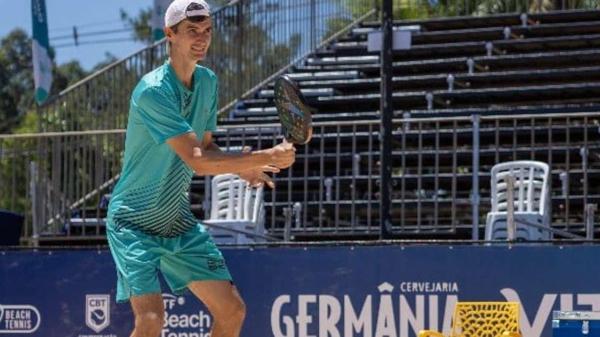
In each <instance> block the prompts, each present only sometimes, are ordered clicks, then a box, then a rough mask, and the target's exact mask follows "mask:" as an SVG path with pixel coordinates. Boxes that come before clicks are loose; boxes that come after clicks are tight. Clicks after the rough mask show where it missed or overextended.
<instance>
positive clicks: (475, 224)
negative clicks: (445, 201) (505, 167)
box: [471, 115, 480, 240]
mask: <svg viewBox="0 0 600 337" xmlns="http://www.w3.org/2000/svg"><path fill="white" fill-rule="evenodd" d="M471 120H472V121H473V172H472V174H473V176H472V179H473V181H472V184H473V190H472V191H471V204H472V207H473V209H472V213H471V214H472V215H471V216H472V228H471V238H472V239H473V240H479V121H480V116H479V115H472V116H471Z"/></svg>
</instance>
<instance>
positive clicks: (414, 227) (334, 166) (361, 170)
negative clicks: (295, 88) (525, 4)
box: [0, 10, 600, 243]
mask: <svg viewBox="0 0 600 337" xmlns="http://www.w3.org/2000/svg"><path fill="white" fill-rule="evenodd" d="M225 18H228V16H226V17H225ZM365 18H366V19H367V20H373V17H371V16H365ZM223 22H226V20H223ZM359 22H360V23H358V24H356V25H354V26H352V27H353V28H349V29H348V31H347V33H346V34H345V35H340V36H337V37H336V38H334V39H332V40H331V41H329V42H328V43H326V44H324V45H322V46H321V47H320V48H318V49H316V50H314V51H313V52H311V53H309V54H306V55H305V57H303V58H301V59H300V60H299V61H298V60H296V61H294V62H293V63H291V64H290V66H289V67H287V68H286V69H287V70H286V72H287V73H288V74H289V76H290V77H292V78H294V79H295V80H296V81H298V83H299V85H300V87H301V89H302V91H303V92H304V94H305V96H306V98H307V101H308V103H309V104H310V105H311V106H313V107H314V108H315V109H316V113H315V114H314V117H313V122H314V132H313V134H314V136H313V139H312V141H311V142H310V143H309V144H307V145H305V146H301V147H298V149H297V159H296V163H295V164H294V165H293V167H292V168H290V169H288V170H285V171H283V172H281V173H279V174H276V175H274V180H275V182H276V185H277V187H276V188H275V189H274V190H265V193H264V201H265V204H264V206H265V228H266V230H267V231H268V234H269V235H270V236H275V237H280V238H284V237H286V236H288V235H290V236H289V238H290V239H292V240H342V239H371V238H377V237H378V236H379V232H380V224H379V208H380V203H379V197H380V195H379V190H380V178H379V177H380V155H381V152H380V151H381V149H380V146H381V144H380V139H379V138H380V123H379V119H380V117H381V116H380V114H379V101H380V94H379V92H380V89H379V84H380V64H379V55H378V54H377V53H371V52H369V51H368V48H367V44H366V41H367V36H368V34H369V32H372V31H374V30H376V29H379V26H380V24H379V23H378V22H375V21H364V20H363V21H359ZM599 23H600V10H571V11H554V12H548V13H542V14H528V15H526V16H523V15H522V14H519V13H515V14H498V15H491V16H486V17H476V16H465V17H454V18H441V19H439V18H434V19H426V20H408V21H406V20H403V21H396V22H395V29H403V28H402V27H410V28H411V31H413V33H412V42H413V45H412V48H411V49H409V50H403V51H394V53H393V67H392V69H393V81H392V83H393V89H394V90H393V110H394V120H393V149H392V153H391V156H392V163H393V168H392V185H393V186H392V220H393V221H392V228H391V230H392V232H393V234H394V236H395V237H397V238H420V239H438V238H442V239H463V238H471V234H472V233H471V231H472V228H473V227H474V226H476V227H477V228H479V229H480V231H481V232H482V233H483V229H484V226H485V216H486V213H487V212H488V211H489V210H490V198H489V193H490V185H489V184H490V170H491V168H492V167H493V166H494V165H495V164H497V163H499V162H503V161H512V160H538V161H543V162H546V163H548V164H549V166H550V169H551V186H552V188H551V189H552V191H551V199H552V202H551V204H552V226H553V227H554V228H556V229H561V230H566V231H569V232H571V233H576V234H581V233H584V232H585V226H584V224H585V222H586V221H587V220H589V219H587V218H586V215H585V211H584V210H585V208H586V207H587V205H589V204H594V203H598V202H599V201H600V57H599V56H600V24H599ZM415 28H418V29H416V30H414V29H415ZM163 57H164V51H163V50H161V51H159V52H157V51H156V50H151V49H148V50H146V51H144V52H141V53H140V54H139V57H137V58H135V59H134V61H135V62H133V61H131V60H127V61H125V62H121V64H115V65H114V66H113V67H112V70H111V69H108V71H107V72H106V73H107V74H99V75H97V77H99V78H104V77H106V78H105V80H111V81H113V82H115V81H116V79H118V78H120V77H119V76H120V75H119V74H120V73H125V74H127V77H126V78H127V82H126V83H125V82H123V83H122V85H127V86H130V85H133V84H134V83H135V81H136V80H137V78H138V77H139V76H141V74H143V72H144V71H148V70H149V69H150V68H151V67H152V66H156V65H157V64H159V63H160V62H161V60H162V58H163ZM144 60H149V61H148V62H144ZM138 61H139V62H138ZM138 63H139V64H141V65H143V67H142V66H139V67H138ZM138 68H139V69H138ZM132 69H133V70H135V71H136V73H133V71H132ZM282 69H283V68H282ZM110 71H113V72H112V73H110ZM138 73H139V74H138ZM117 75H119V76H117ZM102 76H104V77H102ZM220 87H221V90H222V91H223V90H224V88H226V87H227V86H223V85H221V86H220ZM90 88H93V86H91V85H89V83H87V82H82V85H79V86H78V87H77V88H74V89H72V90H71V91H73V92H76V95H77V96H76V97H75V98H74V99H73V98H66V99H64V101H60V100H59V101H57V103H56V104H54V105H53V106H52V107H51V108H49V109H47V110H46V111H44V114H45V116H48V118H47V120H51V119H52V118H51V117H53V116H58V115H59V114H61V113H65V114H66V115H69V114H70V115H74V114H75V111H77V110H76V109H75V110H72V111H70V110H68V109H66V108H70V107H75V108H79V107H83V105H81V104H79V102H83V103H85V102H86V100H81V99H79V98H80V97H87V95H89V93H88V91H89V90H91V89H90ZM238 89H239V88H238ZM243 89H244V90H247V87H245V88H243ZM94 90H96V89H94ZM244 90H241V91H238V92H237V93H238V94H239V95H241V94H242V93H243V92H244ZM104 96H106V97H111V96H110V95H108V94H107V95H103V97H104ZM121 96H123V97H120V98H124V99H122V100H119V101H118V102H116V101H115V100H114V99H113V101H114V102H113V101H111V104H112V107H113V108H110V109H109V110H110V112H111V113H113V111H114V116H111V117H114V118H113V119H114V120H111V121H110V123H108V122H107V123H105V122H106V121H104V120H100V119H97V120H96V118H95V116H96V115H93V116H92V115H90V116H91V117H86V118H88V120H89V123H87V124H86V123H81V124H80V125H93V126H96V125H98V126H102V127H105V128H115V129H116V130H113V131H111V132H105V131H103V130H101V128H99V129H98V130H99V131H96V132H95V133H89V132H88V131H81V133H77V132H74V133H72V134H66V135H60V136H59V135H51V136H49V137H50V138H42V137H39V139H38V138H36V139H38V140H36V141H37V142H38V143H35V142H31V144H32V145H31V146H32V149H42V153H43V154H44V156H43V157H44V158H47V159H48V164H47V165H48V167H50V166H52V165H56V163H59V164H60V163H61V160H63V159H64V158H67V159H69V160H70V161H69V163H68V164H64V170H63V171H64V172H63V171H60V169H57V170H58V171H56V172H55V170H54V169H50V168H47V169H46V170H44V169H43V168H38V171H41V172H42V173H43V172H45V171H48V172H51V173H52V174H50V175H49V176H44V175H39V177H37V178H36V179H37V181H38V182H39V185H43V184H42V183H44V182H47V185H48V186H50V187H49V188H48V190H46V191H44V192H43V193H40V194H39V195H40V196H39V198H40V200H34V204H35V203H36V202H37V203H38V204H44V203H46V204H48V205H51V206H52V207H48V209H45V210H41V211H40V212H41V213H40V214H37V215H34V217H35V216H37V217H38V218H41V219H44V220H45V221H44V225H45V228H46V229H48V228H50V229H51V230H48V233H50V235H54V236H55V238H54V239H53V240H54V241H52V242H59V240H60V239H61V238H62V237H66V238H69V239H75V240H76V242H85V243H90V242H94V243H96V242H103V240H104V236H103V233H104V227H103V225H104V224H103V220H104V217H105V215H106V201H107V198H108V197H109V194H110V190H111V188H112V186H114V183H115V182H116V180H117V179H118V172H119V164H118V161H119V159H120V154H121V152H122V151H123V148H122V146H123V139H124V131H123V130H122V127H123V126H124V124H123V123H124V121H125V120H126V118H125V116H126V114H125V110H126V104H125V102H126V96H127V95H126V93H122V94H121ZM238 97H239V96H238ZM113 98H114V96H113ZM83 103H82V104H83ZM65 107H66V108H65ZM229 107H230V109H229ZM82 109H83V108H82ZM65 111H66V112H65ZM222 112H223V115H222V116H224V117H223V118H221V120H220V122H219V130H218V131H217V132H216V133H215V140H216V143H217V144H218V145H219V146H221V147H222V148H224V149H228V150H233V151H237V150H240V149H241V148H242V147H243V146H251V147H252V148H253V149H262V148H266V147H270V146H273V145H275V144H277V143H278V142H279V141H280V140H281V135H280V127H279V124H278V117H277V112H276V110H275V107H274V103H273V83H272V82H268V81H267V83H266V84H264V85H262V86H259V87H255V88H254V90H250V91H248V92H246V94H245V95H241V98H240V99H239V100H237V101H236V102H235V104H231V105H227V106H226V109H225V111H222ZM86 116H87V115H86ZM69 123H72V125H70V127H71V128H72V129H73V128H75V129H73V130H72V131H75V130H78V129H76V127H77V126H78V125H76V124H75V123H74V122H69ZM103 123H105V125H106V126H103V125H104V124H103ZM47 131H52V130H50V129H48V130H47ZM59 131H60V130H59ZM78 132H79V131H78ZM86 132H87V133H86ZM53 137H54V138H53ZM0 141H1V139H0ZM23 144H29V143H25V142H23ZM23 146H25V145H23ZM1 149H2V144H1V143H0V150H1ZM99 149H100V150H99ZM31 151H32V152H33V150H31ZM0 152H1V151H0ZM73 158H74V159H73ZM0 159H1V158H0ZM82 163H83V164H82ZM77 165H80V166H81V169H80V171H81V172H83V173H82V174H81V177H79V176H75V174H78V173H77V170H76V169H75V168H76V167H79V166H77ZM59 166H60V165H59ZM23 167H27V166H26V165H23ZM63 175H64V176H69V177H71V176H75V177H74V178H69V179H62V178H61V177H62V176H63ZM78 177H79V178H78ZM0 178H1V177H0ZM71 179H72V180H73V181H71ZM77 179H80V180H82V181H83V182H78V181H77ZM28 183H29V182H28ZM51 183H52V184H51ZM475 184H476V185H475ZM209 186H210V179H209V178H206V177H194V179H193V181H192V186H191V190H190V200H191V205H192V211H193V212H194V213H195V214H196V215H197V217H198V218H199V219H204V218H206V217H207V210H209V209H210V207H209V205H208V202H209V199H210V196H209ZM474 186H479V188H476V189H474V188H473V187H474ZM71 192H73V193H72V195H71V194H68V193H71ZM44 212H45V213H44ZM593 220H594V221H595V222H598V220H600V218H599V217H598V215H596V216H595V218H594V219H593ZM30 221H31V220H30ZM33 221H35V218H34V219H33ZM595 230H596V232H599V231H600V227H596V229H595ZM26 234H27V233H26ZM29 234H32V233H29ZM33 234H40V235H41V236H43V234H44V233H37V232H36V231H35V229H34V232H33ZM60 235H62V237H59V238H58V239H56V236H60ZM65 241H67V240H65Z"/></svg>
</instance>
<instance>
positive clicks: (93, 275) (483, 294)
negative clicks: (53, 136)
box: [0, 245, 600, 337]
mask: <svg viewBox="0 0 600 337" xmlns="http://www.w3.org/2000/svg"><path fill="white" fill-rule="evenodd" d="M224 255H225V257H226V259H227V261H228V265H229V268H230V270H231V272H232V274H233V276H234V278H235V283H236V284H237V286H238V288H239V289H240V292H241V294H242V296H243V297H244V299H245V301H246V304H247V309H248V310H247V312H248V313H247V318H246V323H245V325H244V328H243V331H242V336H244V337H268V336H273V337H353V336H364V337H409V336H416V332H417V331H419V330H421V329H434V330H443V331H445V332H448V331H449V328H450V324H451V316H452V311H453V308H454V304H455V303H456V302H457V301H479V300H482V301H483V300H491V301H505V300H510V301H519V302H521V304H522V306H521V307H522V312H521V321H520V323H521V331H522V333H523V336H527V337H541V336H544V337H550V336H551V314H552V310H559V309H560V310H567V311H568V310H592V311H600V287H599V286H598V279H599V278H600V266H599V264H598V263H597V261H596V257H597V256H600V247H598V246H585V245H581V246H565V247H559V246H516V247H512V248H509V247H482V246H429V245H423V246H404V247H401V246H357V247H350V246H341V247H311V248H304V247H298V248H255V249H224ZM115 284H116V272H115V269H114V264H113V262H112V258H111V256H110V253H109V252H108V251H106V250H101V251H96V250H93V251H90V250H79V251H52V252H49V251H36V252H32V251H0V334H2V333H8V334H9V335H11V334H14V335H15V336H22V337H23V336H27V335H32V336H46V337H50V336H56V337H59V336H60V337H64V336H78V337H86V336H104V337H109V336H110V337H112V336H129V333H130V331H131V328H132V323H133V316H132V313H131V310H130V308H129V304H117V303H115ZM163 301H164V304H165V311H166V322H165V325H164V328H163V331H162V336H164V337H192V336H194V337H207V333H208V332H209V331H210V327H211V325H212V323H213V322H212V318H211V317H210V315H209V314H208V312H207V310H206V309H205V308H204V307H202V306H201V305H200V303H199V301H198V300H196V299H195V298H194V297H193V296H192V295H191V294H189V293H188V294H186V295H184V296H174V295H172V294H170V292H169V289H168V288H167V287H166V286H163ZM17 333H18V335H17Z"/></svg>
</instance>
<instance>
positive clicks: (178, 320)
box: [161, 293, 212, 337]
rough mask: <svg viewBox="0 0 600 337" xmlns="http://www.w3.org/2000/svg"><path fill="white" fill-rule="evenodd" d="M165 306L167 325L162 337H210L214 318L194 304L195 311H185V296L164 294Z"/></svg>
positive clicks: (164, 327)
mask: <svg viewBox="0 0 600 337" xmlns="http://www.w3.org/2000/svg"><path fill="white" fill-rule="evenodd" d="M162 298H163V303H164V306H165V324H164V326H163V329H162V331H161V337H209V336H210V328H211V324H212V317H211V316H210V315H209V314H208V313H207V312H205V311H203V310H198V309H197V302H195V301H194V302H193V303H191V304H193V306H192V307H193V308H195V309H192V310H194V311H190V310H185V309H186V300H185V297H183V296H175V295H172V294H167V293H165V294H162Z"/></svg>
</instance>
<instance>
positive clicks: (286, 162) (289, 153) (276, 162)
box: [266, 142, 296, 169]
mask: <svg viewBox="0 0 600 337" xmlns="http://www.w3.org/2000/svg"><path fill="white" fill-rule="evenodd" d="M266 152H267V153H268V154H269V155H270V156H271V163H270V165H272V166H276V167H278V168H280V169H285V168H288V167H290V166H292V164H293V163H294V161H295V160H296V148H295V147H294V145H293V144H292V143H288V142H283V143H281V144H278V145H276V146H274V147H272V148H270V149H267V150H266Z"/></svg>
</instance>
